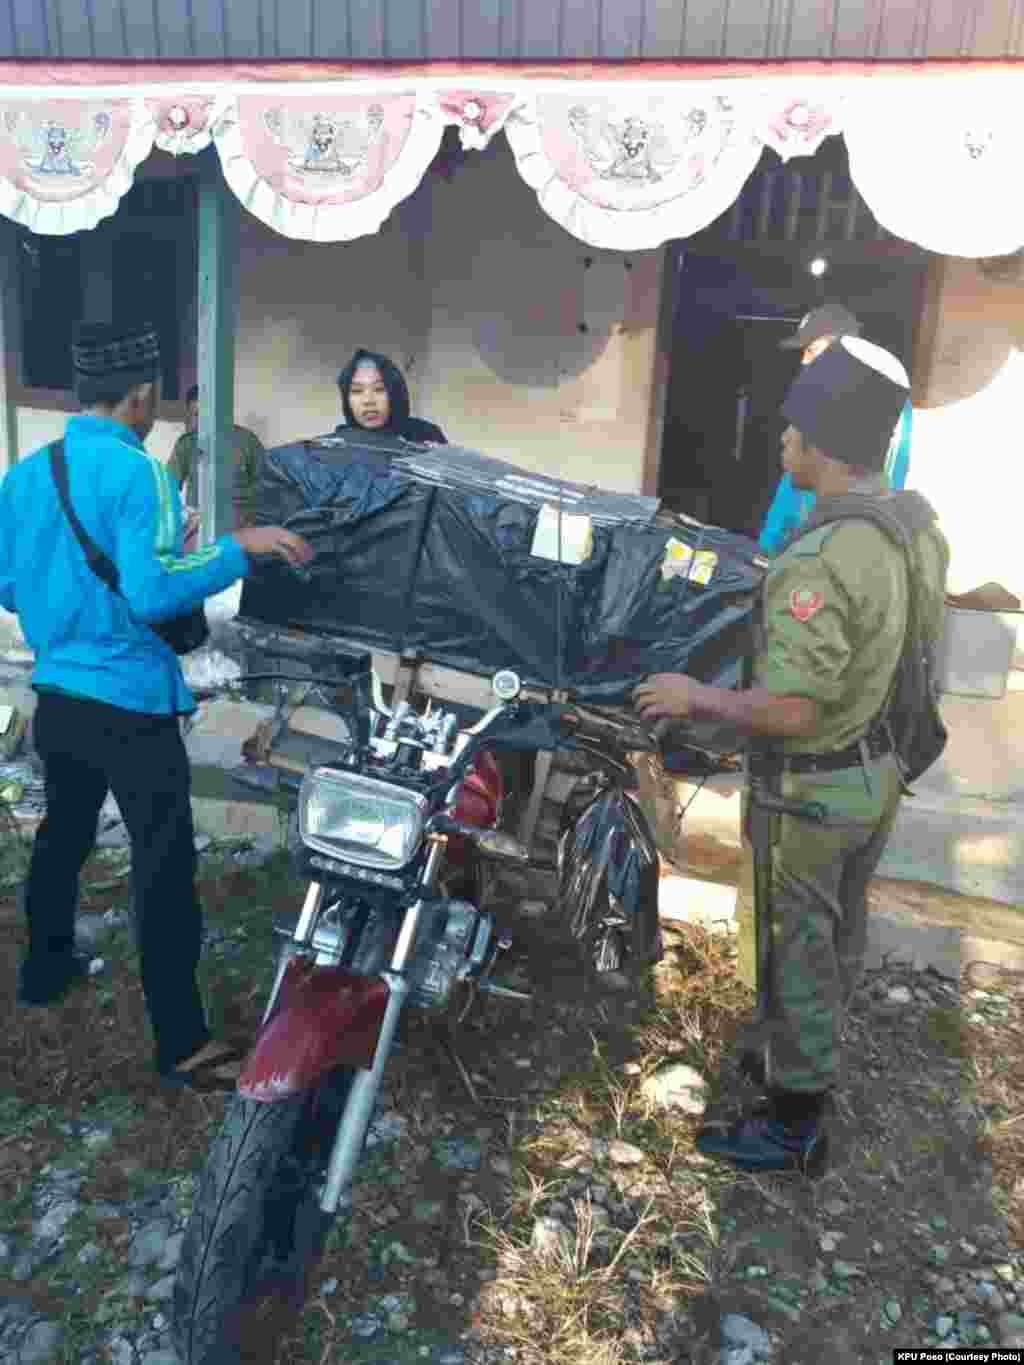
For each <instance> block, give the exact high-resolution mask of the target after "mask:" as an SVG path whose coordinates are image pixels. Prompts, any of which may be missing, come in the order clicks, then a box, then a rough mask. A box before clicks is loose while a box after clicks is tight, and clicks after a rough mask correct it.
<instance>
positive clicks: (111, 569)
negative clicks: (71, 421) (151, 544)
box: [50, 439, 121, 594]
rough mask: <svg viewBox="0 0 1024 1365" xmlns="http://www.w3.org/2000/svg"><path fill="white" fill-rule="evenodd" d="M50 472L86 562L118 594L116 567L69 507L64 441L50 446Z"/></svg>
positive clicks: (69, 495)
mask: <svg viewBox="0 0 1024 1365" xmlns="http://www.w3.org/2000/svg"><path fill="white" fill-rule="evenodd" d="M50 472H51V473H52V475H53V481H54V483H55V484H56V485H57V496H58V497H59V498H60V505H61V507H63V509H64V515H65V516H66V517H67V519H68V521H69V522H70V523H71V529H72V531H74V533H75V536H76V537H77V539H78V543H79V545H81V547H82V550H83V551H84V553H85V558H86V562H87V563H88V565H89V568H90V569H92V571H93V573H94V574H95V575H96V577H97V578H99V579H101V580H102V581H103V582H104V583H106V585H107V587H108V588H109V589H110V591H111V592H116V593H118V594H120V591H121V576H120V574H119V573H118V572H117V565H116V564H114V562H113V560H111V559H110V557H109V556H108V555H105V554H104V553H103V551H102V550H101V549H100V547H99V546H98V545H97V544H96V542H95V541H94V540H93V539H92V537H91V536H90V535H89V533H88V531H87V530H86V529H85V527H84V526H83V525H82V523H81V522H80V521H79V520H78V514H77V513H76V512H75V509H74V508H73V507H72V506H71V494H70V491H69V488H68V463H67V460H66V459H65V458H64V441H63V439H61V440H59V441H54V443H53V445H52V446H50Z"/></svg>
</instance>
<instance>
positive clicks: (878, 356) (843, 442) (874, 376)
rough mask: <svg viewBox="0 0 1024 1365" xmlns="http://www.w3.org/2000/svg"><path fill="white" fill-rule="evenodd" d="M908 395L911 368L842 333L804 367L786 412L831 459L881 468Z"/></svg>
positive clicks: (872, 346)
mask: <svg viewBox="0 0 1024 1365" xmlns="http://www.w3.org/2000/svg"><path fill="white" fill-rule="evenodd" d="M909 396H910V384H909V382H908V380H907V372H906V370H905V369H904V368H903V366H902V365H901V364H900V362H899V361H898V360H897V359H896V357H895V356H894V355H892V354H891V353H890V352H889V351H886V350H884V349H883V348H882V347H881V346H876V345H875V344H874V342H872V341H864V340H862V339H861V338H860V337H843V338H842V340H840V341H838V342H837V343H836V344H835V345H834V346H830V347H829V348H828V350H827V351H825V353H824V354H823V355H821V356H819V357H818V359H817V360H816V361H815V362H814V364H813V365H804V366H803V367H802V368H801V370H800V373H799V374H798V375H797V377H796V379H795V380H794V382H793V385H792V387H791V388H790V390H789V393H788V394H787V395H786V399H785V402H784V403H783V405H782V416H783V417H784V418H785V419H786V421H787V422H789V424H790V425H791V426H793V427H796V429H797V431H799V432H800V434H801V435H802V436H803V437H804V439H805V440H807V441H808V442H809V443H810V444H811V445H812V446H816V447H817V449H818V450H820V451H821V452H822V453H823V454H824V455H828V456H829V458H830V459H833V460H841V461H842V462H843V464H849V465H859V466H860V467H862V468H864V469H870V470H881V469H884V467H885V457H886V455H887V453H888V450H889V443H890V442H891V440H892V434H893V430H894V428H895V426H896V423H897V422H898V421H899V416H900V413H901V412H902V411H903V407H904V405H905V403H906V401H907V399H908V397H909Z"/></svg>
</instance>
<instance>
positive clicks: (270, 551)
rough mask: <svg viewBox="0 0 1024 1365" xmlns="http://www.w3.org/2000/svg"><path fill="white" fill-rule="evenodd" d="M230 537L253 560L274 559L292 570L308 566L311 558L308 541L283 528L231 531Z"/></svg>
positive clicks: (253, 528) (310, 547)
mask: <svg viewBox="0 0 1024 1365" xmlns="http://www.w3.org/2000/svg"><path fill="white" fill-rule="evenodd" d="M232 535H233V536H234V538H235V540H237V541H238V543H239V545H241V547H242V549H243V550H244V551H245V553H246V554H247V555H250V556H251V557H253V558H257V559H259V558H268V557H276V558H277V559H283V560H284V562H285V563H286V564H289V565H291V567H292V568H299V567H300V566H301V565H303V564H308V563H309V561H310V560H311V559H312V558H313V547H312V545H310V543H309V541H308V540H305V539H304V538H303V537H302V536H297V535H296V534H295V532H294V531H286V530H285V528H284V527H283V526H251V527H249V528H247V529H246V530H243V531H233V532H232Z"/></svg>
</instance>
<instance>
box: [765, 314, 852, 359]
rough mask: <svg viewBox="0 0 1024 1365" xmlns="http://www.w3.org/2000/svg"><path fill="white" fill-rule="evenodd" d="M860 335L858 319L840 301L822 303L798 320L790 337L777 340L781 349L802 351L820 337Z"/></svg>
mask: <svg viewBox="0 0 1024 1365" xmlns="http://www.w3.org/2000/svg"><path fill="white" fill-rule="evenodd" d="M859 335H860V320H859V319H858V318H855V317H854V315H853V314H852V313H851V312H850V310H849V308H844V307H843V305H842V304H841V303H823V304H822V305H821V307H820V308H812V309H811V311H810V312H809V313H808V314H807V315H806V316H805V317H803V318H801V320H800V326H799V327H798V328H797V329H796V331H795V332H794V334H793V335H792V336H791V337H787V338H786V340H785V341H780V342H779V347H780V349H781V350H783V351H802V350H804V349H805V348H806V347H808V346H810V345H811V343H812V342H814V341H820V340H821V338H822V337H855V336H859Z"/></svg>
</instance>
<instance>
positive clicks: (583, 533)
mask: <svg viewBox="0 0 1024 1365" xmlns="http://www.w3.org/2000/svg"><path fill="white" fill-rule="evenodd" d="M559 522H561V531H559ZM559 548H561V551H562V553H561V555H559V553H558V551H559ZM593 548H594V530H593V526H592V525H591V522H590V518H589V517H588V516H583V515H581V514H579V513H573V512H559V509H558V508H557V507H552V506H551V505H550V503H545V504H544V506H543V507H542V508H541V509H540V512H539V513H538V516H537V527H536V529H535V531H534V533H533V545H532V546H531V548H530V554H532V555H534V556H535V558H537V559H553V560H555V561H556V562H557V561H558V560H559V559H561V561H562V563H563V564H582V563H583V561H584V560H585V559H589V558H590V554H591V551H592V550H593Z"/></svg>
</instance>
